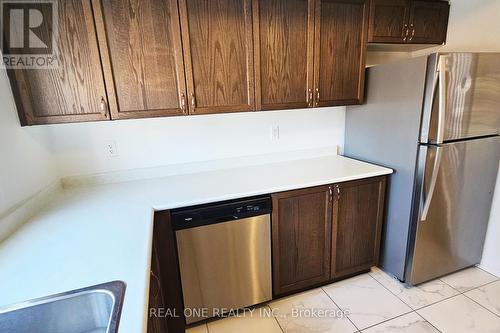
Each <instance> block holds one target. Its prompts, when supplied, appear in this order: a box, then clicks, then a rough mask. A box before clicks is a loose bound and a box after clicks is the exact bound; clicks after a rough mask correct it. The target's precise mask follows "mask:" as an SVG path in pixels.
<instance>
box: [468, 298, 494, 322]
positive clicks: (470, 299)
mask: <svg viewBox="0 0 500 333" xmlns="http://www.w3.org/2000/svg"><path fill="white" fill-rule="evenodd" d="M462 295H464V296H465V297H466V298H468V299H470V300H471V301H473V302H474V303H476V304H477V305H479V306H480V307H482V308H483V309H486V310H487V311H488V312H490V313H492V314H493V315H495V316H496V317H498V318H500V316H499V315H498V314H496V313H495V312H493V311H491V310H490V309H488V308H487V307H485V306H483V305H482V304H481V303H479V302H477V301H476V300H475V299H473V298H471V297H469V296H467V295H465V294H462Z"/></svg>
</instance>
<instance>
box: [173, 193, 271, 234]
mask: <svg viewBox="0 0 500 333" xmlns="http://www.w3.org/2000/svg"><path fill="white" fill-rule="evenodd" d="M271 212H272V200H271V197H270V196H261V197H253V198H248V199H239V200H230V201H223V202H216V203H211V204H204V205H198V206H192V207H187V208H179V209H173V210H171V212H170V213H171V223H172V227H173V228H174V230H181V229H187V228H194V227H198V226H203V225H208V224H214V223H222V222H228V221H234V220H239V219H243V218H249V217H253V216H259V215H266V214H271Z"/></svg>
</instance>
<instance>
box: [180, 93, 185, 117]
mask: <svg viewBox="0 0 500 333" xmlns="http://www.w3.org/2000/svg"><path fill="white" fill-rule="evenodd" d="M181 110H182V113H186V95H185V94H184V93H182V94H181Z"/></svg>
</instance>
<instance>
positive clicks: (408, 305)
mask: <svg viewBox="0 0 500 333" xmlns="http://www.w3.org/2000/svg"><path fill="white" fill-rule="evenodd" d="M368 275H369V276H370V277H371V278H372V279H374V280H375V281H377V283H378V284H380V285H381V286H382V287H383V288H384V289H385V290H387V291H388V292H390V293H391V294H392V295H394V296H395V297H396V298H397V299H399V300H400V301H401V302H402V303H403V304H405V305H406V306H407V307H409V308H410V309H411V310H412V311H416V310H415V309H414V308H413V307H411V306H410V304H408V303H406V302H405V301H403V300H402V299H401V298H400V297H399V296H398V295H396V294H395V293H393V292H392V291H391V290H390V289H389V288H387V287H386V286H384V284H383V283H382V282H380V281H379V280H377V279H375V278H374V277H373V276H372V275H371V274H370V273H368Z"/></svg>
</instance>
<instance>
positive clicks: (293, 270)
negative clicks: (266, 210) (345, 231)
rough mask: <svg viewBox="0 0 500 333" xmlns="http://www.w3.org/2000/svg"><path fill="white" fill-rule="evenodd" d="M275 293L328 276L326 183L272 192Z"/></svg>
mask: <svg viewBox="0 0 500 333" xmlns="http://www.w3.org/2000/svg"><path fill="white" fill-rule="evenodd" d="M272 197H273V219H272V248H273V287H274V291H273V292H274V294H275V295H280V294H285V293H289V292H292V291H296V290H300V289H304V288H307V287H310V286H313V285H315V284H318V283H322V282H326V281H328V280H329V278H330V247H331V201H332V200H331V198H332V197H331V195H330V188H329V187H328V186H321V187H314V188H309V189H303V190H297V191H289V192H283V193H277V194H274V195H273V196H272Z"/></svg>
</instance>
